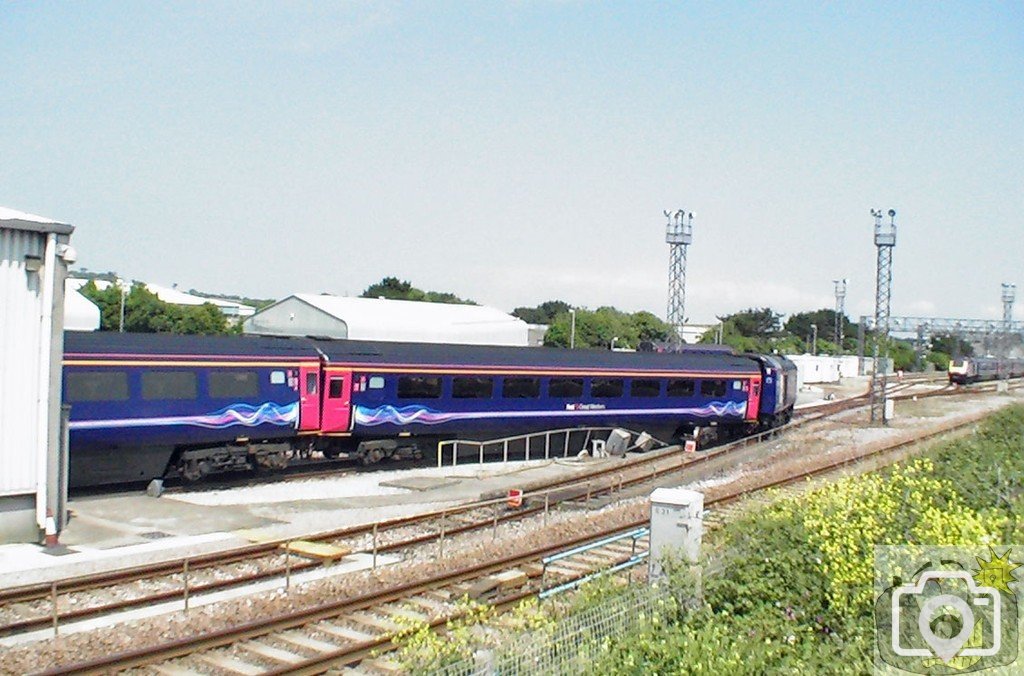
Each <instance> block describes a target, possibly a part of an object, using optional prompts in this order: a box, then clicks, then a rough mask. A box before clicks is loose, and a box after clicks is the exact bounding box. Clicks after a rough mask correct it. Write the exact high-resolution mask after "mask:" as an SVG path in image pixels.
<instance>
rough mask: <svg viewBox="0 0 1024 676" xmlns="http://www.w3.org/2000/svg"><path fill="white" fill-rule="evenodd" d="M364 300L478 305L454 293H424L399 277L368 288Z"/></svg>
mask: <svg viewBox="0 0 1024 676" xmlns="http://www.w3.org/2000/svg"><path fill="white" fill-rule="evenodd" d="M360 295H361V297H362V298H390V299H391V300H418V301H424V302H427V303H458V304H462V305H476V304H477V303H476V302H475V301H472V300H468V299H465V298H459V297H458V296H456V295H455V294H454V293H447V292H443V291H423V290H421V289H417V288H416V287H415V286H413V285H412V284H410V283H409V282H407V281H403V280H400V279H398V278H397V277H385V278H384V279H382V280H380V281H379V282H377V283H376V284H371V285H370V286H368V287H366V290H365V291H363V293H362V294H360Z"/></svg>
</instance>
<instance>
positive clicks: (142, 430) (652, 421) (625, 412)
mask: <svg viewBox="0 0 1024 676" xmlns="http://www.w3.org/2000/svg"><path fill="white" fill-rule="evenodd" d="M795 398H796V367H795V366H794V365H793V364H792V362H790V361H788V360H786V359H785V358H784V357H779V356H762V355H737V354H734V353H731V352H723V351H704V350H695V351H684V352H680V353H668V354H662V353H652V352H636V353H629V352H605V351H589V350H563V349H548V348H545V349H540V348H513V347H488V346H476V345H435V344H419V343H384V342H364V341H349V340H321V339H311V338H271V337H251V336H213V337H211V336H174V335H160V334H116V333H68V334H66V336H65V359H64V402H65V403H66V404H70V406H71V410H70V438H71V455H70V463H71V467H70V483H71V486H72V487H86V486H97V485H102V484H108V483H124V482H132V481H145V480H149V479H151V478H156V477H163V476H170V475H174V474H177V475H179V476H181V477H184V478H185V479H187V480H195V479H198V478H200V477H202V476H205V475H207V474H210V473H214V472H220V471H227V470H233V469H251V468H254V467H265V468H271V469H275V468H281V467H284V466H285V465H286V464H287V463H288V461H289V459H290V458H292V457H294V456H296V455H308V454H312V453H314V452H318V453H322V454H323V455H324V456H326V457H329V458H333V457H339V456H344V457H348V458H355V459H359V460H362V461H363V462H370V461H374V460H378V459H381V458H384V457H389V456H391V457H410V456H413V457H418V456H419V455H421V454H424V453H428V452H432V451H433V449H435V448H436V444H437V441H438V440H440V439H453V438H459V439H477V440H485V439H492V438H496V437H501V436H510V435H515V434H525V433H528V432H534V431H544V430H549V429H554V428H571V427H616V426H620V427H628V428H633V429H640V430H645V431H647V432H648V433H649V434H651V435H652V436H654V437H656V438H660V439H663V440H671V439H681V438H693V437H696V436H698V433H700V432H701V431H703V432H704V437H707V436H718V437H723V436H724V437H732V436H740V435H744V434H749V433H751V432H754V431H758V430H763V429H767V428H771V427H774V426H777V425H780V424H783V423H784V422H786V421H787V420H789V418H790V416H791V414H792V410H793V403H794V401H795ZM707 432H712V435H708V434H707Z"/></svg>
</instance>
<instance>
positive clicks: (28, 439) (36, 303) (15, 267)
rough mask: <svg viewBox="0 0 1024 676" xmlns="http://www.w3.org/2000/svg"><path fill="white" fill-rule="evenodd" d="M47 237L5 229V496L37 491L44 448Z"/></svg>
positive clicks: (0, 432)
mask: <svg viewBox="0 0 1024 676" xmlns="http://www.w3.org/2000/svg"><path fill="white" fill-rule="evenodd" d="M45 246H46V235H45V234H42V233H37V232H28V231H25V230H11V229H6V228H3V227H0V496H6V495H16V494H23V493H35V490H36V478H37V464H38V457H37V452H38V449H39V446H40V444H39V431H40V430H39V424H38V421H39V416H38V413H37V406H38V401H39V386H40V382H39V369H40V363H39V361H40V355H39V341H40V335H39V332H40V328H41V324H40V316H41V312H42V293H41V291H42V289H41V285H42V277H41V276H40V275H39V274H36V273H32V274H30V273H28V272H26V270H25V256H26V255H31V256H38V257H39V258H40V259H42V258H43V255H44V253H45V252H44V249H45Z"/></svg>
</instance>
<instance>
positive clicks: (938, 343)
mask: <svg viewBox="0 0 1024 676" xmlns="http://www.w3.org/2000/svg"><path fill="white" fill-rule="evenodd" d="M932 351H933V352H944V353H945V354H946V355H947V359H948V357H949V356H956V355H959V356H961V357H973V356H974V346H973V345H971V344H970V343H969V342H968V341H966V340H964V339H963V338H961V337H960V336H958V335H956V334H954V333H936V334H935V335H933V336H932Z"/></svg>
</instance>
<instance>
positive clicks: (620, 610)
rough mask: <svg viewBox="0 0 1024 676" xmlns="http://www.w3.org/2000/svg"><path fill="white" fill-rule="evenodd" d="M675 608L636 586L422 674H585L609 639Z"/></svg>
mask: <svg viewBox="0 0 1024 676" xmlns="http://www.w3.org/2000/svg"><path fill="white" fill-rule="evenodd" d="M673 607H674V602H673V600H672V596H671V594H669V593H668V592H667V591H666V590H665V589H664V588H656V587H648V586H646V585H642V586H636V587H632V588H630V589H629V590H627V591H626V592H624V593H622V594H619V595H616V596H613V597H610V598H608V599H605V600H603V601H602V602H600V603H598V604H595V605H593V606H590V607H587V608H584V609H582V610H576V611H573V612H570V613H568V614H565V615H561V616H559V617H558V619H557V622H556V623H555V624H554V628H553V629H551V630H541V631H533V632H524V633H521V634H517V635H514V636H510V637H509V638H508V639H507V640H504V641H502V642H501V643H500V644H499V645H498V646H496V647H490V648H481V649H478V650H477V651H476V652H475V654H474V656H473V657H472V658H470V659H465V660H462V661H459V662H454V663H451V664H448V665H445V666H443V667H440V668H437V669H431V670H429V671H424V672H422V673H429V674H432V675H433V676H490V675H495V676H497V675H499V674H500V675H502V676H505V675H506V674H507V675H513V674H530V675H531V676H532V675H535V674H577V673H587V672H588V671H590V667H591V666H592V665H593V663H594V661H595V660H597V659H598V658H599V657H600V655H601V653H602V651H604V650H606V648H607V646H608V644H609V640H610V639H612V638H613V637H616V636H621V635H623V634H626V633H628V632H630V631H632V630H635V629H639V628H640V627H641V626H642V625H643V623H645V622H650V621H652V619H653V618H654V617H655V616H657V615H661V616H664V615H665V614H666V613H668V612H670V611H671V609H672V608H673Z"/></svg>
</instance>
